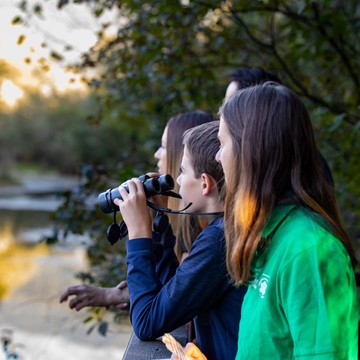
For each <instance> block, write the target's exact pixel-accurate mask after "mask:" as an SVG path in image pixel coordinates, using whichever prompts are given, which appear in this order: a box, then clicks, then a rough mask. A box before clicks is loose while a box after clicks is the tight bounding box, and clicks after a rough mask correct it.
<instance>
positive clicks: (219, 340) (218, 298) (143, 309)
mask: <svg viewBox="0 0 360 360" xmlns="http://www.w3.org/2000/svg"><path fill="white" fill-rule="evenodd" d="M174 244H175V237H174V235H173V234H172V231H171V230H170V231H167V233H166V236H165V241H164V254H163V256H162V258H161V260H160V261H159V262H158V263H156V261H155V256H154V251H153V239H149V238H139V239H133V240H128V241H127V243H126V247H127V264H128V275H127V281H128V287H129V293H130V318H131V322H132V325H133V328H134V332H135V334H136V335H137V337H138V338H139V339H141V340H153V339H156V338H157V337H159V336H162V335H163V334H164V333H166V332H171V331H173V330H175V329H176V328H178V327H179V326H182V325H184V324H186V323H187V322H188V321H190V320H192V319H194V324H195V331H196V342H197V345H198V346H199V348H200V349H201V350H202V352H203V353H204V354H205V355H206V356H207V358H208V360H220V359H221V360H224V359H226V360H232V359H234V358H235V355H236V351H237V339H238V331H239V322H240V309H241V304H242V300H243V297H244V295H245V292H246V288H245V287H243V286H242V287H239V288H235V287H234V286H233V285H232V284H231V282H230V278H229V275H228V272H227V270H226V264H225V239H224V226H223V220H222V218H217V219H215V220H213V221H212V223H211V224H210V225H209V226H207V227H206V228H205V229H204V230H203V231H202V232H201V234H200V235H199V236H198V237H197V238H196V240H195V242H194V243H193V245H192V248H191V250H190V253H189V256H188V257H187V258H186V259H185V260H184V261H183V263H182V264H181V265H180V266H179V264H178V261H177V259H176V256H175V253H174V251H173V247H174Z"/></svg>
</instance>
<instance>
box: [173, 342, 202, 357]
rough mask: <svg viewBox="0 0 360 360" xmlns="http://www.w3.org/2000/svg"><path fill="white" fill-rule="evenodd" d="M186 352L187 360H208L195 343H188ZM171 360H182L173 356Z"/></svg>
mask: <svg viewBox="0 0 360 360" xmlns="http://www.w3.org/2000/svg"><path fill="white" fill-rule="evenodd" d="M184 352H185V356H186V359H187V360H207V358H206V356H205V355H204V354H203V353H202V352H201V351H200V349H199V348H198V347H197V346H196V345H195V344H194V343H191V342H190V343H187V344H186V346H185V349H184ZM171 360H180V358H179V357H178V356H176V355H174V354H173V355H172V356H171Z"/></svg>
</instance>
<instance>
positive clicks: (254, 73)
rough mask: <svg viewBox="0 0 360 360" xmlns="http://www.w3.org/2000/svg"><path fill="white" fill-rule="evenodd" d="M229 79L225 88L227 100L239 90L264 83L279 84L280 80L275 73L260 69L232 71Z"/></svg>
mask: <svg viewBox="0 0 360 360" xmlns="http://www.w3.org/2000/svg"><path fill="white" fill-rule="evenodd" d="M229 77H230V83H229V84H228V86H227V88H226V92H225V98H228V97H229V96H231V95H233V94H234V93H235V92H236V91H238V90H240V89H244V88H246V87H249V86H252V85H257V84H262V83H264V82H265V81H275V82H277V83H279V84H281V81H280V79H279V78H278V76H277V75H276V74H275V73H273V72H272V71H267V70H264V69H260V68H248V67H241V68H238V69H235V70H234V71H232V72H231V73H230V76H229Z"/></svg>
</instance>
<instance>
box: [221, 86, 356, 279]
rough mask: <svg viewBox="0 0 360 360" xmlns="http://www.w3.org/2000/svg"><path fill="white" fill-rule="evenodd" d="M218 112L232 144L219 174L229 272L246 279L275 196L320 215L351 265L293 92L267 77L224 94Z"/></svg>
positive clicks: (349, 247)
mask: <svg viewBox="0 0 360 360" xmlns="http://www.w3.org/2000/svg"><path fill="white" fill-rule="evenodd" d="M220 115H221V119H222V121H224V122H225V124H226V126H227V128H228V130H229V134H230V135H231V138H232V149H233V167H232V169H231V171H230V172H231V173H230V174H226V181H227V184H226V188H227V189H228V190H227V195H226V200H225V219H226V221H225V234H226V241H227V266H228V270H229V272H230V274H231V275H232V277H233V278H234V280H235V281H236V282H237V283H247V282H248V280H249V279H250V277H251V264H252V262H253V259H254V255H255V252H256V250H257V249H258V247H259V244H260V243H261V240H262V237H261V236H262V231H263V229H264V226H265V225H266V223H267V221H268V220H269V217H270V215H271V213H272V211H273V209H274V207H275V206H276V205H277V203H278V202H279V201H281V200H282V199H284V198H286V197H289V196H290V201H291V202H292V203H295V204H297V205H300V206H305V207H307V208H309V209H311V210H313V211H314V212H316V213H318V214H320V215H321V216H322V217H323V218H324V219H325V220H326V221H327V223H328V224H329V225H330V227H331V229H332V231H333V233H334V234H335V236H337V237H338V238H339V239H340V240H341V241H342V243H343V244H344V246H345V247H346V249H347V250H348V252H349V254H350V257H351V260H352V263H353V265H355V264H356V258H355V253H354V249H353V247H352V245H351V242H350V240H349V238H348V235H347V234H346V231H345V230H344V227H343V225H342V223H341V220H340V216H339V213H338V208H337V204H336V199H335V194H334V189H333V187H332V186H331V185H330V184H329V183H328V181H327V180H326V179H325V177H324V174H323V171H322V169H321V165H320V162H319V152H318V150H317V148H316V145H315V140H314V134H313V129H312V125H311V121H310V117H309V114H308V112H307V110H306V108H305V106H304V104H303V103H302V102H301V100H300V99H299V98H298V96H297V95H295V94H294V93H293V92H292V91H290V90H289V89H288V88H286V87H284V86H282V85H279V84H277V83H274V82H267V83H264V84H262V85H256V86H253V87H250V88H246V89H243V90H240V91H239V92H238V93H236V94H234V95H233V96H231V97H230V98H229V99H227V100H226V101H225V102H224V104H223V106H222V107H221V108H220ZM230 189H231V191H230Z"/></svg>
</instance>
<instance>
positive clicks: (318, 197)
mask: <svg viewBox="0 0 360 360" xmlns="http://www.w3.org/2000/svg"><path fill="white" fill-rule="evenodd" d="M219 139H220V142H221V146H220V149H219V152H218V154H217V156H216V158H217V160H218V161H219V162H220V163H221V164H222V167H223V169H224V174H225V181H226V189H227V196H226V200H225V234H226V249H227V250H226V252H227V267H228V270H229V273H230V274H231V276H232V278H233V279H234V281H235V282H236V284H247V285H248V291H247V293H246V296H245V299H244V302H243V306H242V310H241V315H242V316H241V321H240V329H239V338H238V350H237V355H236V359H237V360H242V359H246V360H251V359H294V358H307V359H310V358H311V359H320V358H321V359H325V358H326V359H337V360H342V359H344V360H345V359H354V360H355V359H357V358H358V298H357V289H356V284H355V277H354V267H355V265H356V262H357V261H356V258H355V253H354V249H353V246H352V244H351V241H350V239H349V237H348V235H347V234H346V231H345V229H344V227H343V225H342V223H341V220H340V216H339V212H338V208H337V204H336V198H335V193H334V188H333V187H332V186H331V185H330V184H329V183H328V181H327V180H326V178H325V176H324V174H323V172H322V170H321V164H320V161H319V157H318V156H317V154H318V151H317V148H316V145H315V140H314V134H313V129H312V125H311V121H310V117H309V114H308V112H307V110H306V108H305V106H304V104H303V103H302V102H301V100H300V99H299V98H298V96H296V95H295V94H294V93H293V92H292V91H291V90H289V89H288V88H286V87H284V86H281V85H279V84H276V83H272V82H268V83H265V84H263V85H258V86H254V87H251V88H247V89H244V90H241V91H239V92H237V93H236V94H234V95H233V96H231V97H230V98H228V99H227V100H225V102H224V104H223V106H222V107H221V108H220V129H219ZM275 155H276V156H275ZM185 351H186V353H187V359H200V360H204V359H206V357H205V356H204V355H203V354H201V352H200V351H199V349H198V348H197V347H196V346H195V345H194V344H191V343H189V344H188V345H187V346H186V350H185ZM173 359H176V356H173Z"/></svg>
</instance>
